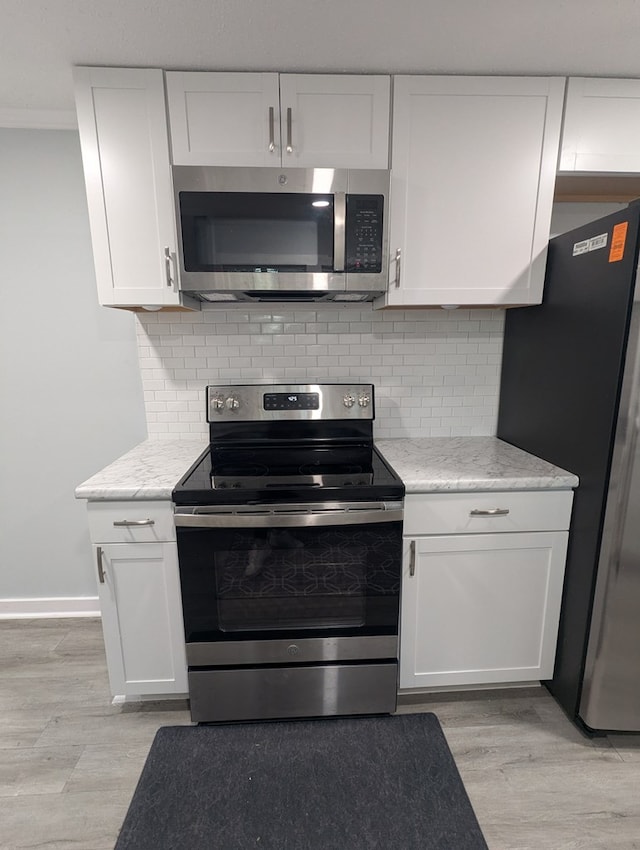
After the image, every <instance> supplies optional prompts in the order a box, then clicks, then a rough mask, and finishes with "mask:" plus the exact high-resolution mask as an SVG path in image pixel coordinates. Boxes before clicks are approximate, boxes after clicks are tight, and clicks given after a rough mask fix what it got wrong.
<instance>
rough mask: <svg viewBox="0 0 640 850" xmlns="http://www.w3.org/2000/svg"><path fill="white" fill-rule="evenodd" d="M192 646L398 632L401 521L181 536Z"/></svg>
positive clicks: (200, 532)
mask: <svg viewBox="0 0 640 850" xmlns="http://www.w3.org/2000/svg"><path fill="white" fill-rule="evenodd" d="M178 551H179V560H180V577H181V583H182V598H183V609H184V619H185V629H186V634H187V641H197V640H239V639H242V638H243V637H244V638H248V639H255V638H256V637H257V636H259V635H260V634H261V633H268V634H269V635H270V636H275V635H274V633H275V632H277V633H279V635H280V636H283V637H284V636H293V635H295V634H297V635H300V633H301V631H304V634H305V636H308V637H311V636H315V635H318V634H329V633H333V634H336V635H360V634H381V633H387V632H388V633H390V634H392V633H394V631H395V630H396V629H397V619H398V600H399V593H400V572H401V552H402V533H401V524H400V523H377V524H371V525H361V526H347V527H344V526H339V527H333V528H291V529H289V528H275V529H252V530H247V529H226V530H218V529H216V530H215V531H214V530H201V529H179V532H178Z"/></svg>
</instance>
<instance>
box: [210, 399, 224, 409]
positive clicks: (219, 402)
mask: <svg viewBox="0 0 640 850" xmlns="http://www.w3.org/2000/svg"><path fill="white" fill-rule="evenodd" d="M211 410H215V412H216V413H222V411H223V410H224V398H223V397H222V396H221V395H215V396H214V397H213V398H212V399H211Z"/></svg>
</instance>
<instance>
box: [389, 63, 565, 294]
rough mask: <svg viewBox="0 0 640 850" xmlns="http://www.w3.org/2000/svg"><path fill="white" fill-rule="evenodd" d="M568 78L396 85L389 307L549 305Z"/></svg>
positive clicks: (424, 80) (401, 81) (404, 81)
mask: <svg viewBox="0 0 640 850" xmlns="http://www.w3.org/2000/svg"><path fill="white" fill-rule="evenodd" d="M563 91H564V80H562V79H560V78H544V77H539V78H520V77H511V78H510V77H501V78H498V77H495V78H493V77H437V76H436V77H404V76H401V77H396V78H395V82H394V110H393V131H392V132H393V149H392V159H391V169H392V179H391V242H390V247H391V256H392V258H393V257H395V256H396V251H397V250H398V249H399V250H400V251H401V254H400V257H401V269H398V267H397V263H392V264H391V275H392V278H393V280H392V282H391V284H390V288H389V293H388V295H387V296H386V300H385V302H384V305H382V306H386V305H390V306H402V305H425V306H429V305H484V304H496V305H500V304H503V305H507V304H512V305H513V304H536V303H539V302H540V301H541V300H542V289H543V283H544V271H545V261H546V246H547V242H548V239H549V228H550V222H551V209H552V204H553V192H554V185H555V174H556V164H557V159H558V148H559V142H560V121H561V115H562V103H563Z"/></svg>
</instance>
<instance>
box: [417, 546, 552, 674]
mask: <svg viewBox="0 0 640 850" xmlns="http://www.w3.org/2000/svg"><path fill="white" fill-rule="evenodd" d="M567 539H568V532H536V533H520V534H478V535H451V536H434V537H418V538H413V539H408V540H406V546H405V550H406V551H405V566H404V571H403V584H402V615H401V629H400V631H401V634H400V687H401V688H422V687H435V686H452V685H479V684H490V683H496V682H523V681H533V680H539V679H549V678H551V676H552V674H553V665H554V657H555V648H556V637H557V629H558V620H559V616H560V601H561V595H562V583H563V577H564V563H565V556H566V547H567ZM412 563H413V572H414V574H413V575H411V572H412V566H411V565H412Z"/></svg>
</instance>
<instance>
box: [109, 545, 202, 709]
mask: <svg viewBox="0 0 640 850" xmlns="http://www.w3.org/2000/svg"><path fill="white" fill-rule="evenodd" d="M94 553H95V557H96V567H97V569H98V576H99V582H98V592H99V596H100V607H101V612H102V628H103V631H104V641H105V648H106V653H107V666H108V668H109V681H110V684H111V692H112V694H113V695H114V696H122V695H124V696H136V695H142V694H185V693H187V690H188V687H187V664H186V655H185V639H184V628H183V621H182V608H181V602H180V582H179V576H178V553H177V548H176V544H175V543H113V544H108V545H106V546H96V547H94Z"/></svg>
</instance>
